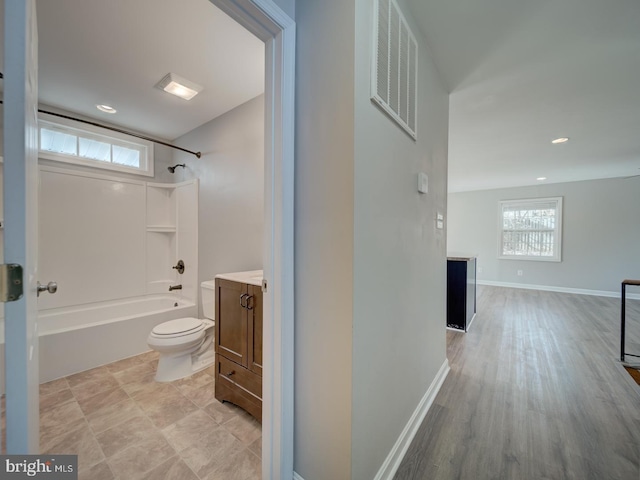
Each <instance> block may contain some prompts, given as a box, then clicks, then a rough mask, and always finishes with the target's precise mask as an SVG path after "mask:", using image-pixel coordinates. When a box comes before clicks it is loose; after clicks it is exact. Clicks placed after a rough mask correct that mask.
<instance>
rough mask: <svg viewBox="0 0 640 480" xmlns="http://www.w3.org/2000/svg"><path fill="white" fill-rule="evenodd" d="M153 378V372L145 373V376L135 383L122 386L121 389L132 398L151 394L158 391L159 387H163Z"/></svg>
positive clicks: (154, 373) (154, 374)
mask: <svg viewBox="0 0 640 480" xmlns="http://www.w3.org/2000/svg"><path fill="white" fill-rule="evenodd" d="M155 376H156V372H155V371H152V372H147V374H146V375H143V376H141V377H140V378H139V379H138V380H136V381H135V382H132V383H127V384H126V385H122V389H123V390H124V391H125V392H127V393H128V394H129V395H130V396H132V397H135V396H137V395H140V394H143V393H149V392H152V391H154V390H156V389H158V388H159V387H160V386H161V385H164V384H163V383H159V382H156V379H155Z"/></svg>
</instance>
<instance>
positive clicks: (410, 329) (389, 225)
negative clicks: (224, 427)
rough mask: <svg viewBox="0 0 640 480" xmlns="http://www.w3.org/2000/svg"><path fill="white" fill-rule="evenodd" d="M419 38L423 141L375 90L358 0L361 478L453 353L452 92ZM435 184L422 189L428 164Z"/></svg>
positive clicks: (356, 377) (356, 456) (356, 436)
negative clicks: (449, 296)
mask: <svg viewBox="0 0 640 480" xmlns="http://www.w3.org/2000/svg"><path fill="white" fill-rule="evenodd" d="M400 5H401V8H402V10H403V12H404V14H405V16H406V17H407V20H408V21H409V22H410V25H411V27H412V30H413V32H414V34H415V35H416V38H417V41H418V51H419V54H420V55H419V60H418V66H419V72H418V99H419V101H418V107H417V112H418V119H417V135H418V139H417V141H414V140H413V139H411V138H410V137H409V136H408V135H407V134H406V133H405V132H404V130H402V129H401V128H400V127H399V126H397V125H396V124H395V123H394V122H393V121H392V120H390V119H389V118H388V117H387V116H386V115H385V114H383V113H382V112H381V110H379V109H378V108H377V107H376V106H375V105H374V104H373V103H372V102H371V100H370V95H371V89H370V71H371V66H370V51H371V45H372V42H373V24H374V20H373V2H371V1H368V0H358V1H356V12H357V13H356V29H355V31H356V38H355V44H356V55H355V58H356V79H355V88H356V104H355V107H356V109H355V112H356V124H355V125H356V129H355V137H356V148H355V195H354V198H355V212H354V219H355V236H354V279H353V281H354V304H355V306H354V318H353V323H354V326H353V427H352V428H353V432H352V435H353V438H352V445H353V447H352V475H351V478H352V479H354V480H356V479H357V480H365V479H372V478H374V477H375V475H376V473H377V472H378V470H379V469H380V467H381V465H382V463H383V462H384V460H385V459H386V457H387V455H388V454H389V452H390V451H391V449H392V447H393V446H394V443H395V442H396V440H397V439H398V437H399V436H400V434H401V432H402V430H403V428H404V427H405V425H406V424H407V422H408V421H409V419H410V417H411V415H412V414H413V413H414V411H415V409H416V407H417V406H418V404H419V403H420V401H421V400H422V398H423V396H424V395H425V393H426V392H427V390H428V389H429V387H430V385H431V383H432V382H433V381H434V379H435V378H436V375H437V373H438V371H439V369H440V367H441V366H442V364H443V363H444V362H445V361H446V352H445V324H446V314H445V313H446V312H445V298H446V283H445V279H446V261H445V257H446V251H445V250H446V249H445V245H446V237H445V231H444V230H438V229H436V226H435V218H436V212H442V213H443V214H444V213H446V200H447V199H446V182H447V144H448V142H447V140H448V111H449V95H448V93H447V91H446V89H445V88H444V86H443V84H442V82H441V81H440V78H439V75H438V72H437V71H436V67H435V65H434V64H433V62H432V60H431V57H430V55H429V52H428V48H427V44H426V41H425V39H424V38H423V37H422V36H421V34H420V32H419V30H418V28H417V27H416V25H415V24H412V21H411V18H410V11H409V9H408V8H407V7H406V5H404V4H403V3H402V2H400ZM420 171H423V172H426V173H427V174H428V176H429V193H428V194H426V195H425V194H421V193H418V191H417V175H418V172H420Z"/></svg>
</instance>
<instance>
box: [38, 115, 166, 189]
mask: <svg viewBox="0 0 640 480" xmlns="http://www.w3.org/2000/svg"><path fill="white" fill-rule="evenodd" d="M50 118H51V119H50ZM53 118H55V117H52V116H46V117H45V116H41V117H40V119H39V123H38V130H39V142H40V154H39V156H40V158H45V159H47V160H55V161H58V162H66V163H74V164H79V165H85V166H89V167H96V168H102V169H106V170H116V171H120V172H127V173H135V174H138V175H146V176H149V177H152V176H153V143H152V142H147V141H145V140H140V139H138V138H136V137H132V136H130V135H126V134H121V133H118V132H113V131H111V130H107V129H105V128H100V127H94V126H93V125H85V124H82V123H79V122H74V121H73V120H67V119H58V118H56V119H55V121H54V120H52V119H53Z"/></svg>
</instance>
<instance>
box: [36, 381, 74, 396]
mask: <svg viewBox="0 0 640 480" xmlns="http://www.w3.org/2000/svg"><path fill="white" fill-rule="evenodd" d="M68 388H69V382H67V379H66V378H59V379H58V380H52V381H50V382H47V383H43V384H41V385H40V395H41V396H43V395H51V394H52V393H56V392H59V391H60V390H66V389H68Z"/></svg>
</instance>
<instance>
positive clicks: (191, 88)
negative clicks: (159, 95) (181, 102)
mask: <svg viewBox="0 0 640 480" xmlns="http://www.w3.org/2000/svg"><path fill="white" fill-rule="evenodd" d="M156 88H159V89H160V90H164V91H165V92H167V93H170V94H172V95H175V96H176V97H180V98H183V99H185V100H191V99H192V98H193V97H195V96H196V95H197V94H198V93H200V92H201V91H202V86H200V85H198V84H197V83H193V82H191V81H189V80H187V79H186V78H182V77H180V76H178V75H176V74H175V73H167V74H166V75H165V76H164V78H163V79H162V80H160V81H159V82H158V83H157V84H156Z"/></svg>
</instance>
